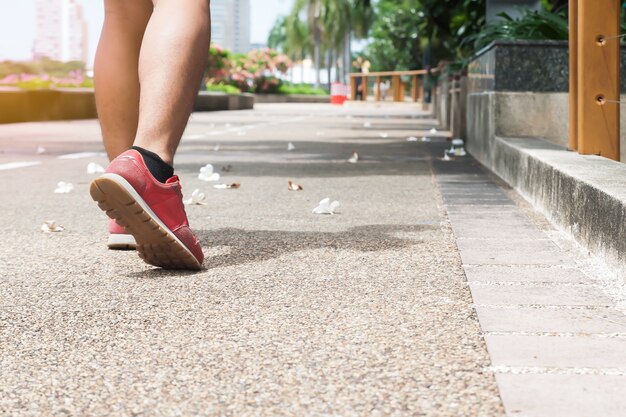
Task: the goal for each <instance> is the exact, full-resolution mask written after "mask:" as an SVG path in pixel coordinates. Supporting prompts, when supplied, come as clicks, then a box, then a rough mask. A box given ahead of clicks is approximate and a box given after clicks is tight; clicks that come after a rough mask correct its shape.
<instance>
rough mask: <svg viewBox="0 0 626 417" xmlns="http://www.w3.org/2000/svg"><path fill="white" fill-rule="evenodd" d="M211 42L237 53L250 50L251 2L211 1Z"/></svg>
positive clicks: (245, 0)
mask: <svg viewBox="0 0 626 417" xmlns="http://www.w3.org/2000/svg"><path fill="white" fill-rule="evenodd" d="M211 41H212V42H213V43H215V44H217V45H219V46H221V47H222V48H225V49H228V50H230V51H233V52H237V53H245V52H248V51H249V50H250V0H213V1H211Z"/></svg>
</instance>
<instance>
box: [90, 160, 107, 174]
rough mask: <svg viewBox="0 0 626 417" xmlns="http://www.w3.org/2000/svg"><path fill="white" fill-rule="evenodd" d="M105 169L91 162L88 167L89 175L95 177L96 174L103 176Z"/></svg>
mask: <svg viewBox="0 0 626 417" xmlns="http://www.w3.org/2000/svg"><path fill="white" fill-rule="evenodd" d="M103 173H104V168H103V167H102V166H101V165H98V164H96V163H95V162H90V163H89V165H87V174H89V175H95V174H103Z"/></svg>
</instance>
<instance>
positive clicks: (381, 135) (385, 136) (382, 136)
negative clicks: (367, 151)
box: [378, 132, 389, 139]
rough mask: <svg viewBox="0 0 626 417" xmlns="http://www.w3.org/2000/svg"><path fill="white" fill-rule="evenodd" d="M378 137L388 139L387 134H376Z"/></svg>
mask: <svg viewBox="0 0 626 417" xmlns="http://www.w3.org/2000/svg"><path fill="white" fill-rule="evenodd" d="M378 136H380V137H381V138H383V139H386V138H388V137H389V133H385V132H381V133H379V134H378Z"/></svg>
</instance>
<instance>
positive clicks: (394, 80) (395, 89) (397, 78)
mask: <svg viewBox="0 0 626 417" xmlns="http://www.w3.org/2000/svg"><path fill="white" fill-rule="evenodd" d="M399 84H400V76H399V75H393V76H392V77H391V85H392V90H393V101H399V100H398V91H400V85H399Z"/></svg>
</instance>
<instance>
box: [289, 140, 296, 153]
mask: <svg viewBox="0 0 626 417" xmlns="http://www.w3.org/2000/svg"><path fill="white" fill-rule="evenodd" d="M294 149H296V146H295V145H294V144H293V143H291V142H289V143H288V144H287V150H288V151H290V152H291V151H293V150H294Z"/></svg>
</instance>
